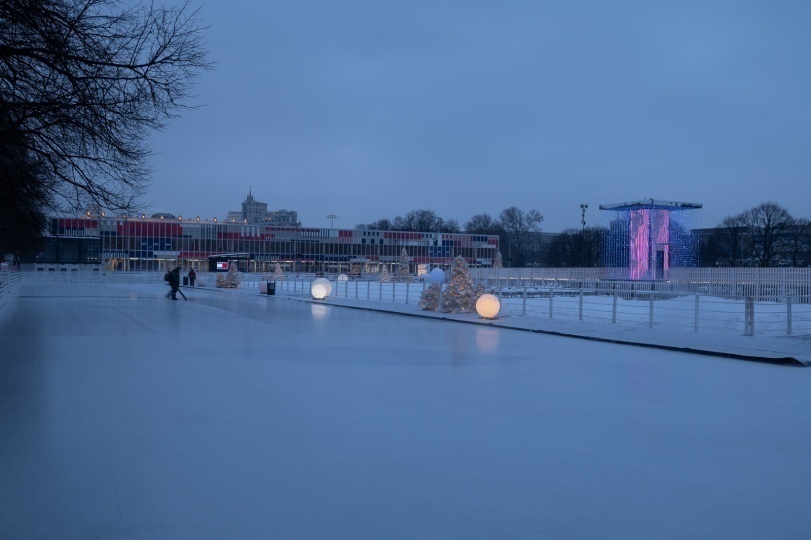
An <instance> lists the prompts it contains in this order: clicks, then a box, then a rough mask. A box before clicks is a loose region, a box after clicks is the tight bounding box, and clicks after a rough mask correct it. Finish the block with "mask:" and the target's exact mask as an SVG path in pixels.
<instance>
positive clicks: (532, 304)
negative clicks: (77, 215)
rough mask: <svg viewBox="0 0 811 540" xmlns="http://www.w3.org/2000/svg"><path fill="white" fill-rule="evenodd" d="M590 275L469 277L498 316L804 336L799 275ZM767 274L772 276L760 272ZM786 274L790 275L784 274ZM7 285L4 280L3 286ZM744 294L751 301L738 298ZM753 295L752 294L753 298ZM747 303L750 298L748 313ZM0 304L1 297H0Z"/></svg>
mask: <svg viewBox="0 0 811 540" xmlns="http://www.w3.org/2000/svg"><path fill="white" fill-rule="evenodd" d="M597 270H598V269H520V270H519V269H510V270H506V269H502V270H500V271H491V272H484V271H477V270H475V269H474V270H473V271H472V274H473V275H474V276H476V277H477V278H478V280H479V282H480V283H481V284H483V285H485V288H486V290H487V291H488V292H490V293H492V294H495V295H497V296H498V297H499V298H500V300H501V311H500V316H501V317H541V318H551V319H561V320H571V321H591V322H600V323H606V324H629V325H638V326H644V327H657V328H671V329H677V330H686V331H693V332H721V333H727V334H738V335H800V334H811V297H810V296H809V294H808V293H806V294H800V293H799V292H798V291H803V290H807V281H808V279H809V276H811V274H810V273H809V272H808V271H806V270H807V269H753V268H743V269H723V270H725V271H727V272H718V273H719V274H725V275H717V276H714V275H712V274H714V273H716V272H717V271H716V269H706V270H709V272H707V275H705V276H704V277H705V278H707V277H717V278H718V280H717V281H701V280H698V279H691V280H685V281H671V282H626V281H615V280H611V281H601V280H595V279H592V276H590V275H589V272H594V271H597ZM690 270H705V269H690ZM768 270H775V271H777V272H766V271H768ZM789 270H790V271H793V272H787V271H789ZM732 271H734V272H732ZM780 271H782V272H780ZM697 274H700V273H697ZM770 274H771V275H770ZM781 274H782V275H781ZM10 275H11V276H15V275H16V276H21V277H20V278H16V279H17V281H16V284H18V283H19V281H20V280H21V279H22V277H24V279H25V280H26V281H29V280H30V281H40V280H42V281H45V280H47V281H51V280H59V281H63V282H72V283H90V282H106V283H154V284H159V285H163V273H162V272H101V271H66V272H58V271H57V272H23V273H17V272H14V273H11V274H10ZM262 277H265V278H268V277H269V276H267V275H264V276H263V275H261V274H240V280H241V288H242V290H243V291H252V290H257V291H258V285H259V282H260V281H264V280H262ZM315 277H316V276H315V275H314V274H301V275H298V276H293V275H290V274H287V275H285V279H284V280H282V281H277V282H275V293H276V294H277V295H292V296H298V295H301V296H309V293H310V283H311V282H312V280H313V279H314V278H315ZM691 277H692V278H694V277H695V275H693V276H691ZM8 280H9V278H8V277H6V279H5V282H7V281H8ZM271 280H272V277H271ZM803 280H805V285H804V284H803ZM198 282H199V283H200V284H203V285H204V286H206V287H207V288H212V287H214V285H215V282H216V275H215V274H211V273H199V274H198ZM332 283H333V291H332V294H331V296H332V297H334V298H346V299H354V300H362V301H369V302H387V303H395V304H406V305H414V306H416V305H418V304H419V300H420V295H421V294H422V292H423V290H424V289H425V288H426V287H427V286H428V283H426V282H411V283H394V282H391V283H386V282H379V281H365V280H350V281H335V280H334V279H333V280H332ZM804 286H805V289H804V288H803V287H804ZM1 291H5V295H6V296H7V295H9V294H12V292H11V291H13V288H12V287H4V288H3V289H1ZM732 292H735V293H736V294H731V293H732ZM747 292H749V293H752V296H746V295H745V294H746V293H747ZM755 292H759V293H760V295H759V296H758V297H757V298H756V297H755V296H754V293H755ZM767 292H768V294H767ZM747 298H750V299H752V303H751V307H750V309H749V310H747ZM2 301H3V293H0V302H2Z"/></svg>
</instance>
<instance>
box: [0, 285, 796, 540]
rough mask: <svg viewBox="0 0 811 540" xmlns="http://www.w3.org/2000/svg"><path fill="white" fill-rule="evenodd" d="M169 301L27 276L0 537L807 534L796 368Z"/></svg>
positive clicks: (12, 381)
mask: <svg viewBox="0 0 811 540" xmlns="http://www.w3.org/2000/svg"><path fill="white" fill-rule="evenodd" d="M165 289H166V288H165V287H164V286H162V285H159V284H154V285H148V284H147V285H91V284H80V285H64V284H53V283H41V284H26V285H23V286H22V287H21V290H20V293H19V298H18V300H17V301H16V302H15V303H14V304H13V305H11V306H9V307H8V310H9V313H7V314H6V316H5V318H4V319H3V322H2V326H0V338H2V341H1V343H2V356H1V357H0V429H1V430H2V434H3V435H2V438H1V439H0V479H2V481H1V482H0V538H161V539H163V538H166V539H169V538H171V539H176V538H196V539H199V538H319V539H320V538H353V539H364V538H421V539H422V538H443V539H446V538H466V539H467V538H473V539H476V538H533V539H535V538H623V539H624V538H736V539H742V538H764V539H765V538H770V539H771V538H807V537H808V536H809V533H811V516H809V515H808V514H807V513H805V512H803V511H802V506H803V502H802V501H806V500H809V498H811V468H809V467H808V456H809V455H811V423H809V422H808V419H807V417H808V411H809V410H810V408H809V405H811V392H810V391H809V381H808V377H809V376H811V372H809V371H808V370H806V369H801V368H792V367H785V366H776V365H770V364H761V363H754V362H742V361H737V360H730V359H727V358H721V357H712V356H700V355H694V354H687V353H684V352H674V351H661V350H656V349H651V348H642V347H634V346H627V345H618V344H612V343H603V342H598V341H589V340H581V339H572V338H565V337H558V336H553V335H544V334H538V333H530V332H519V331H515V330H509V329H505V328H499V327H498V326H495V325H490V324H476V325H474V324H458V323H456V322H454V321H451V320H440V319H438V318H424V317H408V316H403V315H398V314H388V313H381V312H377V311H370V310H363V309H349V308H346V307H340V306H336V305H334V304H335V303H337V302H332V303H331V302H320V303H319V302H303V301H298V300H295V299H289V298H285V297H284V296H261V295H259V294H248V295H245V294H236V293H233V292H231V291H214V290H189V289H183V290H184V292H185V293H186V295H187V296H188V297H189V300H188V301H183V300H180V301H177V302H172V301H169V300H167V299H166V298H165V297H164V294H165V292H166V291H165ZM502 322H503V321H502Z"/></svg>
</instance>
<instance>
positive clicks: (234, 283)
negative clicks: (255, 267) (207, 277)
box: [217, 261, 240, 289]
mask: <svg viewBox="0 0 811 540" xmlns="http://www.w3.org/2000/svg"><path fill="white" fill-rule="evenodd" d="M239 284H240V279H239V270H237V265H236V263H235V262H234V261H231V262H230V263H229V264H228V272H226V273H225V274H219V275H218V276H217V287H219V288H221V289H223V288H224V289H236V288H237V287H239Z"/></svg>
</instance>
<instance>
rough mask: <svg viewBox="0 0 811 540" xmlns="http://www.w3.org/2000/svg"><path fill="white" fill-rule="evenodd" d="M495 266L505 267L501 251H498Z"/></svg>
mask: <svg viewBox="0 0 811 540" xmlns="http://www.w3.org/2000/svg"><path fill="white" fill-rule="evenodd" d="M493 268H503V266H502V264H501V252H500V251H499V252H498V253H496V260H495V261H493Z"/></svg>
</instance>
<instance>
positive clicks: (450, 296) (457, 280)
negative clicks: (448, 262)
mask: <svg viewBox="0 0 811 540" xmlns="http://www.w3.org/2000/svg"><path fill="white" fill-rule="evenodd" d="M481 294H482V288H481V287H479V286H477V285H476V283H475V282H474V281H473V278H472V277H470V272H468V270H467V263H466V262H465V259H464V257H462V256H461V255H460V256H458V257H456V259H454V261H453V266H452V267H451V278H450V281H449V282H448V286H447V287H445V290H444V291H443V293H442V302H441V306H440V311H442V312H444V313H461V312H463V311H475V310H476V300H478V298H479V296H481Z"/></svg>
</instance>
